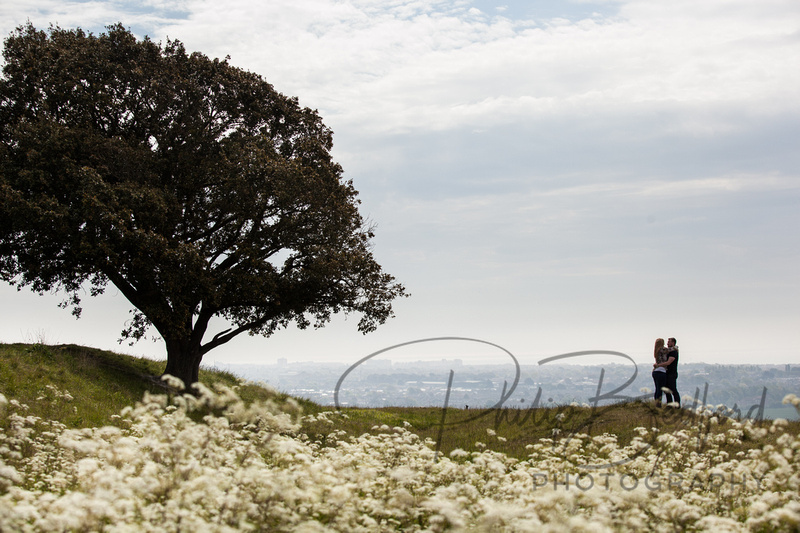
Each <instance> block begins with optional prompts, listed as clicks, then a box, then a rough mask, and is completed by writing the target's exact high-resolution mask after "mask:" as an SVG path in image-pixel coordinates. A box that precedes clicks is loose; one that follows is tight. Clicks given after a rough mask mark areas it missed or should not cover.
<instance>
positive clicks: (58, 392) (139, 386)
mask: <svg viewBox="0 0 800 533" xmlns="http://www.w3.org/2000/svg"><path fill="white" fill-rule="evenodd" d="M162 371H163V362H157V361H152V360H148V359H142V358H136V357H131V356H128V355H122V354H118V353H114V352H108V351H103V350H97V349H93V348H85V347H81V346H75V345H63V346H47V345H43V344H0V393H2V394H4V395H5V396H6V397H7V398H8V399H9V400H11V399H15V400H18V401H19V402H21V403H23V404H26V405H28V406H29V407H30V411H29V413H30V414H31V415H34V416H39V417H41V418H47V419H55V420H59V421H61V422H62V423H64V424H65V425H67V426H68V427H96V426H103V425H107V424H109V423H110V421H111V416H112V415H114V414H117V413H119V412H120V411H121V410H122V409H123V408H124V407H126V406H129V405H133V404H135V403H136V402H137V401H139V400H141V398H142V396H143V395H144V393H145V392H151V393H163V392H164V391H165V389H164V386H163V384H162V382H161V380H160V379H159V376H160V374H161V372H162ZM200 381H201V382H202V383H204V384H206V385H208V386H211V387H213V386H214V384H217V383H219V384H223V385H228V386H238V392H239V394H240V396H241V397H242V398H243V399H244V400H245V401H253V400H256V399H259V400H265V399H268V398H273V399H276V400H278V401H283V400H285V399H286V395H284V394H280V393H276V392H275V391H271V390H268V389H266V388H263V387H260V386H258V385H256V384H241V383H240V380H239V378H237V377H236V376H235V375H233V374H231V373H228V372H223V371H217V370H201V372H200ZM66 392H68V393H69V396H65V393H66ZM298 403H300V405H301V407H302V409H303V411H304V413H305V414H311V415H315V414H318V413H320V412H322V411H325V410H327V409H326V408H323V407H321V406H319V405H317V404H315V403H313V402H310V401H307V400H298ZM327 418H328V420H326V419H321V420H316V419H314V418H313V417H312V418H311V419H310V420H308V421H306V422H304V424H303V431H304V432H305V433H307V434H308V436H309V437H310V438H311V439H313V440H318V441H320V442H322V443H324V442H325V441H326V438H327V435H328V434H330V432H331V430H332V429H336V430H341V431H344V432H345V433H346V434H348V435H351V436H359V435H362V434H364V433H376V432H378V431H380V429H379V428H380V427H382V426H388V427H395V426H404V425H405V423H408V424H410V425H411V427H410V429H411V430H412V431H414V432H415V433H417V434H418V435H419V436H420V437H422V438H423V439H430V440H431V441H432V446H435V447H436V448H437V449H438V450H439V451H440V452H441V453H442V454H449V453H450V452H451V451H453V450H454V449H456V448H460V449H463V450H466V451H480V450H481V449H482V448H483V447H484V446H485V447H488V448H489V449H492V450H495V451H498V452H503V453H506V454H508V455H509V456H512V457H517V458H524V457H526V456H527V455H528V453H529V452H528V450H527V449H526V446H528V445H529V444H534V443H537V442H539V441H540V439H552V438H559V437H568V436H570V435H574V434H580V433H583V434H588V435H591V436H595V435H603V434H608V435H613V436H615V438H616V440H617V442H618V444H620V445H626V444H628V443H629V442H630V441H631V439H632V438H633V437H634V436H635V435H636V428H637V427H646V428H651V427H657V428H659V431H661V432H675V431H679V430H681V429H688V428H689V427H697V426H698V425H703V426H702V427H703V428H704V431H705V432H706V434H708V435H711V434H714V433H716V432H719V431H725V430H726V429H727V427H728V425H727V424H726V423H725V419H724V418H721V419H720V420H721V422H719V423H714V424H711V423H709V422H708V420H707V419H705V418H703V417H698V416H695V415H694V414H693V413H692V411H690V410H687V409H669V408H662V409H657V408H655V407H654V406H653V405H652V404H651V403H647V402H633V403H626V404H615V405H611V406H606V407H598V408H596V409H592V408H588V407H579V406H557V407H548V408H544V407H540V408H536V409H509V408H504V409H487V410H481V409H470V410H464V409H453V408H451V409H448V410H447V411H446V412H445V411H443V409H442V408H433V407H431V408H410V407H388V408H378V409H359V408H346V409H343V410H342V411H341V413H339V415H338V416H332V417H327ZM330 420H332V421H333V425H332V424H331V421H330ZM706 425H707V427H706ZM787 429H788V431H790V432H792V433H794V434H797V433H798V432H800V422H790V423H789V427H788V428H787ZM770 439H771V437H769V436H768V437H766V439H765V440H760V441H758V442H754V441H745V442H743V444H742V445H741V446H740V447H739V448H737V449H731V450H726V451H728V453H730V454H731V455H732V454H734V453H736V452H738V451H741V450H743V449H744V450H746V449H748V448H752V447H761V446H763V445H765V444H766V443H768V442H769V441H770Z"/></svg>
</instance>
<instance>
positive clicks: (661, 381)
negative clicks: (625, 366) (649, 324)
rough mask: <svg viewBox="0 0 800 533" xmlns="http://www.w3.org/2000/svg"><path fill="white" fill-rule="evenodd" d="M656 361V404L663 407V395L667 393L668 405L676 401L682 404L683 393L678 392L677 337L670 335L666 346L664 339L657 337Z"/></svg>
mask: <svg viewBox="0 0 800 533" xmlns="http://www.w3.org/2000/svg"><path fill="white" fill-rule="evenodd" d="M653 356H654V357H655V360H656V362H655V363H654V364H653V383H654V384H655V387H656V390H655V394H654V396H653V397H654V399H655V401H656V406H657V407H661V396H662V395H663V394H666V395H667V405H669V404H671V403H673V402H674V403H676V404H677V406H678V407H680V406H681V395H680V394H678V386H677V381H678V346H677V341H676V340H675V337H670V338H669V340H668V341H667V345H666V346H664V339H656V347H655V353H654V354H653Z"/></svg>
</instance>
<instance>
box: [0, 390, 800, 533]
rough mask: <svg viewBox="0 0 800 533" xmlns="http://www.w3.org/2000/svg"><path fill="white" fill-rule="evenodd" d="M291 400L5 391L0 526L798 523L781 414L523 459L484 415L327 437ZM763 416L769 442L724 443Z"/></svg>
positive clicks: (787, 526) (543, 451) (595, 442)
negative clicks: (111, 416) (73, 412)
mask: <svg viewBox="0 0 800 533" xmlns="http://www.w3.org/2000/svg"><path fill="white" fill-rule="evenodd" d="M56 400H57V401H69V394H68V393H66V392H60V393H59V394H58V398H56ZM785 402H787V403H792V404H794V405H795V406H796V407H797V406H800V398H797V397H795V396H788V397H787V398H786V400H785ZM203 413H205V414H203ZM297 415H298V413H297V410H296V408H295V407H293V406H292V405H282V406H278V405H274V404H270V403H263V402H262V403H256V404H253V405H250V406H245V405H244V403H243V402H242V401H241V400H240V399H239V397H238V396H237V395H236V393H235V391H234V390H230V389H220V390H217V391H211V390H208V389H204V388H201V389H200V391H199V394H198V395H197V397H187V396H176V397H170V396H166V395H163V396H154V395H149V396H145V398H144V400H143V401H142V402H141V403H140V404H138V405H137V406H135V407H130V408H127V409H125V410H124V411H123V412H122V413H121V414H120V415H119V416H118V417H117V419H116V420H115V424H116V425H114V426H108V427H102V428H92V429H83V430H68V429H66V428H65V427H64V426H63V425H62V424H60V423H58V422H56V421H52V420H42V419H39V418H36V417H33V416H30V415H26V406H24V405H22V404H20V403H19V402H17V401H15V400H13V399H12V400H9V399H7V398H5V397H4V396H3V395H2V394H0V531H3V532H7V531H47V532H53V531H119V532H122V531H131V532H134V531H135V532H140V531H175V532H177V531H198V532H199V531H212V532H214V531H299V532H323V531H348V532H350V531H365V532H367V531H368V532H374V531H564V530H568V531H641V530H646V529H650V530H656V529H658V530H659V531H675V530H680V531H684V530H691V531H704V530H713V531H787V530H789V531H791V530H800V496H798V494H799V493H800V468H799V467H800V439H799V438H798V436H796V435H791V434H788V433H786V432H785V431H784V424H782V423H781V421H776V422H775V423H774V424H772V425H771V426H765V427H756V426H754V425H751V424H749V423H747V424H741V423H737V422H729V421H726V425H725V426H724V427H726V428H727V429H726V430H725V431H723V432H720V433H718V434H716V435H709V434H707V433H703V429H702V427H703V424H698V425H696V426H695V427H694V428H692V427H689V428H687V429H685V430H681V431H677V432H674V433H664V434H661V433H659V432H658V430H656V429H648V428H640V429H639V430H638V432H639V437H638V438H636V439H634V440H633V442H632V443H631V444H629V445H628V446H625V447H621V446H618V445H617V442H616V439H615V437H614V436H612V435H601V436H595V437H590V436H588V435H572V436H569V437H565V438H562V439H560V440H559V439H552V440H551V439H543V440H541V441H539V442H538V443H536V444H533V445H531V446H529V450H530V456H529V458H528V459H527V460H524V461H520V460H516V459H512V458H509V457H507V456H505V455H503V454H499V453H496V452H492V451H491V450H490V449H488V448H491V441H492V439H496V438H497V436H496V435H493V434H492V433H493V432H491V431H490V432H489V435H487V449H485V450H484V451H481V452H472V453H469V452H465V451H461V450H456V451H454V452H452V453H451V454H449V456H445V457H441V456H437V454H436V453H435V452H434V451H433V450H434V448H435V446H434V443H433V442H430V441H428V442H421V441H420V440H419V438H418V437H417V436H416V435H415V434H413V433H411V432H410V431H408V429H407V428H403V427H394V428H391V427H388V426H383V427H382V428H380V429H381V431H380V432H379V434H377V435H364V436H361V437H358V438H353V437H347V436H346V435H344V434H343V432H341V431H337V430H336V419H337V417H339V416H344V415H342V414H339V413H335V412H331V413H324V414H322V415H317V416H316V419H317V420H318V421H322V422H325V421H329V422H330V428H331V430H330V435H328V436H327V438H326V439H325V445H324V446H323V445H321V444H320V443H318V442H314V441H312V440H310V439H309V438H308V437H306V436H305V435H303V434H301V433H300V432H299V427H300V426H299V424H298V418H297ZM701 416H702V417H704V420H705V421H706V423H707V424H709V425H713V424H717V423H719V420H718V419H717V418H716V415H715V414H714V413H713V412H711V411H706V412H705V413H704V414H701ZM766 432H773V433H778V434H779V435H778V438H777V439H776V440H775V441H774V442H777V444H776V445H774V446H773V445H767V446H765V447H764V448H763V449H754V450H751V451H749V452H746V453H745V452H742V453H740V454H739V456H737V457H729V456H728V455H727V453H726V452H725V451H723V450H722V449H721V447H722V445H723V444H725V443H726V442H730V441H738V440H740V439H742V438H758V437H759V435H761V434H763V433H766Z"/></svg>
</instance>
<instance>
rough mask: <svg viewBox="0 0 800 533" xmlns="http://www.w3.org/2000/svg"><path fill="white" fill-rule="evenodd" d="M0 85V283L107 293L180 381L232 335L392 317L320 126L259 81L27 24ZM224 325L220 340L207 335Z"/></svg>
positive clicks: (168, 52) (173, 55) (76, 305)
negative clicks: (161, 349)
mask: <svg viewBox="0 0 800 533" xmlns="http://www.w3.org/2000/svg"><path fill="white" fill-rule="evenodd" d="M3 57H4V58H5V65H4V67H3V77H2V78H1V79H0V277H2V279H3V280H5V281H7V282H9V283H11V284H13V285H15V286H17V287H19V288H22V287H26V286H29V287H30V288H31V289H32V290H33V291H35V292H39V293H42V292H45V291H63V293H64V294H66V298H65V301H64V305H65V306H71V307H72V308H73V313H74V314H76V315H79V314H80V296H81V295H82V294H83V293H85V292H88V293H89V294H91V295H93V296H94V295H97V294H100V293H102V292H103V290H104V288H105V287H106V286H107V284H108V283H109V282H110V283H112V284H113V285H114V286H116V287H117V288H118V289H119V291H120V292H121V293H122V294H124V295H125V297H126V298H127V299H128V300H129V301H130V303H131V304H132V305H133V307H134V308H135V309H133V310H132V312H133V318H132V320H131V321H130V322H128V323H127V324H126V327H125V329H124V330H123V332H122V338H123V339H127V340H130V341H136V340H139V339H141V338H142V337H143V336H144V335H145V333H146V331H147V329H148V328H149V327H151V326H152V327H154V328H155V329H156V330H157V331H158V333H159V334H160V335H161V337H162V338H163V340H164V342H165V344H166V351H167V365H166V369H165V372H166V373H168V374H172V375H175V376H177V377H179V378H181V379H182V380H184V382H185V383H186V384H187V385H189V384H192V383H194V382H196V381H197V379H198V370H199V367H200V362H201V360H202V358H203V355H204V354H206V353H207V352H208V351H209V350H211V349H213V348H215V347H217V346H220V345H221V344H224V343H226V342H228V341H230V340H231V339H232V338H234V337H236V336H237V335H239V334H241V333H245V332H248V333H251V334H261V335H265V336H268V335H270V334H271V333H273V332H274V331H275V330H276V329H277V328H281V327H285V326H286V325H287V324H289V323H290V322H295V323H296V324H297V325H299V326H300V327H301V328H304V327H307V326H308V325H310V324H314V325H315V326H322V325H324V324H325V323H327V322H328V321H329V320H330V318H331V315H332V314H334V313H338V312H344V313H349V312H356V313H359V314H360V315H361V318H360V320H359V323H358V329H359V330H360V331H362V332H368V331H372V330H373V329H375V327H376V326H377V325H379V324H381V323H383V322H384V321H385V320H386V319H387V318H389V317H391V316H392V307H391V302H392V301H393V300H394V299H395V298H396V297H398V296H403V295H404V294H405V291H404V288H403V287H402V285H400V284H399V283H397V282H396V281H395V279H394V278H393V277H392V276H391V275H389V274H387V273H385V272H383V270H382V268H381V266H380V265H379V264H378V263H377V262H376V261H375V259H374V257H373V255H372V252H371V244H370V241H371V239H372V237H373V233H372V227H371V225H369V224H367V223H366V222H365V221H364V219H363V218H362V217H361V215H360V214H359V212H358V204H359V200H358V199H357V194H358V193H357V191H356V190H355V189H354V188H353V185H352V183H351V182H350V181H347V180H345V179H344V178H343V176H342V168H341V167H340V166H339V165H338V164H337V163H335V162H334V161H333V160H332V158H331V154H330V150H331V147H332V132H331V130H330V129H329V128H327V127H326V126H325V125H324V124H323V123H322V121H321V119H320V117H319V115H318V114H317V113H316V112H315V111H312V110H310V109H307V108H301V107H300V106H299V105H298V102H297V99H296V98H288V97H286V96H284V95H282V94H280V93H278V92H276V91H275V90H274V89H273V87H272V86H271V85H270V84H269V83H267V82H266V81H264V80H263V79H262V78H261V77H260V76H258V75H256V74H254V73H251V72H246V71H244V70H241V69H238V68H235V67H233V66H231V65H230V64H229V63H228V60H227V59H225V60H218V59H214V60H211V59H209V58H208V57H206V56H204V55H202V54H200V53H192V54H188V53H187V52H186V50H185V48H184V46H183V45H182V44H181V43H180V42H178V41H167V43H166V44H165V45H163V46H162V45H161V44H160V43H156V42H153V41H151V40H150V39H148V38H145V39H143V40H137V39H136V38H135V37H134V35H132V34H131V33H130V32H129V31H128V30H126V29H125V28H124V27H122V26H121V25H115V26H110V27H108V28H107V31H106V32H105V33H102V34H100V35H93V34H91V33H86V32H84V31H82V30H80V29H76V30H64V29H61V28H57V27H56V28H50V29H49V30H48V31H40V30H37V29H36V28H34V27H33V26H32V25H31V24H28V25H27V26H23V27H20V28H18V29H17V30H16V31H15V32H13V33H12V34H11V35H10V36H9V37H8V38H7V39H6V40H5V48H4V50H3ZM214 317H221V319H224V320H225V323H226V324H227V325H229V326H230V327H229V329H227V330H225V331H223V332H221V333H218V334H216V335H214V336H213V337H210V338H207V339H206V333H207V330H208V327H209V323H210V321H211V320H212V318H214Z"/></svg>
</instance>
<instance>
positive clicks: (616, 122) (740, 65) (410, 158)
mask: <svg viewBox="0 0 800 533" xmlns="http://www.w3.org/2000/svg"><path fill="white" fill-rule="evenodd" d="M27 20H30V21H31V22H32V23H33V24H34V25H35V26H36V27H38V28H42V29H44V28H46V27H47V26H49V25H50V24H51V23H53V24H58V25H60V26H61V27H64V28H73V27H76V26H80V27H82V28H84V29H86V30H90V31H93V32H94V33H99V32H102V31H103V29H104V27H105V26H106V25H108V24H111V23H114V22H117V21H119V22H122V23H123V24H124V25H125V26H126V27H129V28H130V29H131V30H132V31H133V32H134V33H135V34H136V35H137V36H139V37H143V36H144V35H149V36H150V37H151V38H152V39H154V40H156V41H165V40H166V39H167V38H170V39H178V40H180V41H182V42H183V43H184V44H185V45H186V48H187V49H189V50H191V51H195V50H196V51H200V52H202V53H204V54H206V55H208V56H210V57H225V56H230V62H231V64H233V65H235V66H237V67H241V68H244V69H246V70H251V71H254V72H257V73H259V74H261V75H262V76H263V77H264V78H265V79H267V81H269V82H270V83H272V84H273V85H274V87H275V88H276V89H277V90H278V91H280V92H282V93H284V94H287V95H292V96H297V97H298V98H299V100H300V103H301V105H304V106H307V107H311V108H314V109H318V110H319V113H320V115H321V116H322V118H323V120H324V122H325V123H326V124H327V125H329V126H330V127H331V128H332V129H333V131H334V134H335V137H334V143H335V146H334V156H335V158H336V159H337V160H338V161H339V162H340V163H341V164H342V166H343V167H344V169H345V175H346V177H347V178H350V179H353V181H354V183H355V186H356V188H357V189H358V190H359V191H360V197H361V199H362V202H363V203H362V206H361V209H362V214H364V215H365V216H367V217H368V218H369V219H371V220H372V221H374V222H375V223H377V225H378V227H377V235H376V238H375V240H374V243H375V249H374V252H375V255H376V257H377V260H378V261H379V262H380V263H381V264H382V265H383V266H384V267H385V269H386V270H387V271H388V272H390V273H392V274H393V275H395V276H396V277H397V278H398V280H400V281H401V282H403V283H404V284H405V285H406V287H407V289H408V290H409V292H410V293H411V297H410V298H407V299H404V300H402V301H400V302H397V304H396V305H395V310H396V315H397V316H396V318H394V319H393V320H391V321H390V322H389V323H387V324H386V325H384V326H382V327H381V328H379V329H378V331H376V332H374V333H372V334H369V335H367V336H362V335H361V334H360V333H358V332H357V330H356V322H357V317H352V318H351V319H349V320H346V321H345V320H336V321H335V322H334V323H333V324H331V325H330V326H328V327H327V328H325V329H323V330H319V331H304V332H298V331H296V330H288V331H282V332H278V333H276V334H275V335H274V336H273V337H271V338H268V339H265V338H261V337H241V338H238V339H235V340H234V341H232V342H231V343H229V344H228V345H226V346H224V347H222V348H219V349H217V350H215V351H212V352H210V353H209V354H208V355H207V356H206V361H205V362H207V363H212V364H213V363H214V362H215V361H216V362H218V363H226V362H227V363H234V362H264V363H272V362H274V361H275V360H276V359H277V358H279V357H285V358H286V359H288V360H289V361H307V360H337V361H343V362H354V361H356V360H358V359H360V358H361V357H363V356H366V355H368V354H370V353H372V352H374V351H377V350H380V349H382V348H386V347H389V346H392V345H394V344H398V343H402V342H407V341H411V340H415V339H422V338H429V337H442V336H460V337H470V338H477V339H482V340H485V341H488V342H492V343H495V344H498V345H501V346H502V347H503V348H505V349H507V350H509V351H510V352H512V353H514V354H515V355H517V357H518V358H519V359H520V361H521V362H523V363H529V364H534V363H536V362H537V361H538V360H540V359H543V358H545V357H550V356H553V355H557V354H560V353H565V352H571V351H577V350H595V349H596V350H615V351H620V352H624V353H627V354H629V355H630V356H631V357H633V358H634V359H636V360H637V361H642V362H647V361H652V346H653V341H654V340H655V339H656V338H657V337H665V338H666V337H669V336H674V337H677V338H678V344H679V345H680V346H681V358H682V361H685V362H701V361H703V362H709V363H800V349H798V342H797V332H798V331H800V231H799V230H800V209H798V208H799V207H800V177H799V176H798V174H799V173H800V2H797V0H758V1H757V2H756V1H753V0H730V1H720V0H703V1H702V2H697V1H695V0H693V1H688V0H669V1H666V0H665V1H653V0H632V1H625V0H621V1H602V0H597V1H592V0H573V1H566V0H564V1H541V0H524V1H508V0H501V1H497V2H494V1H490V0H474V1H469V0H464V1H444V0H442V1H428V2H422V1H405V0H391V1H375V0H291V1H268V2H264V1H260V0H226V1H225V2H220V1H218V0H213V1H212V0H184V1H180V2H169V1H162V0H150V1H142V2H127V1H104V0H95V1H86V2H84V1H80V2H70V1H63V0H59V1H54V0H26V1H25V2H22V1H19V0H11V1H6V2H3V3H2V4H0V30H2V34H3V36H7V35H8V34H9V33H10V32H11V31H12V30H13V29H14V28H15V27H17V26H19V25H20V24H23V23H25V22H26V21H27ZM107 293H108V294H107V295H106V296H105V297H103V298H101V299H91V298H88V297H87V298H86V299H85V301H84V315H83V318H82V319H80V320H78V321H76V320H75V319H74V318H73V317H72V316H71V315H70V314H69V312H68V311H64V310H60V309H58V308H57V304H58V302H59V301H60V298H59V297H58V296H45V297H39V296H36V295H33V294H32V293H30V292H28V291H27V290H26V291H24V292H21V293H17V292H16V291H15V290H14V289H11V288H9V287H8V286H3V287H2V288H0V297H2V299H3V314H2V323H1V324H0V341H2V342H14V341H28V342H32V341H35V340H44V341H45V342H48V343H77V344H85V345H89V346H96V347H101V348H109V349H114V350H117V351H122V352H124V353H131V354H143V355H148V356H152V357H163V354H164V348H163V345H162V344H161V342H141V343H139V344H137V345H135V346H133V347H129V346H127V345H125V344H123V345H119V344H117V342H116V339H117V338H118V337H119V332H120V330H121V329H122V327H123V324H124V321H125V320H127V318H128V316H129V315H128V311H127V310H128V308H129V306H128V305H127V303H126V301H125V300H124V298H123V297H122V296H121V295H120V294H119V293H118V292H117V291H116V290H115V289H114V288H110V289H109V290H108V291H107ZM219 327H220V328H221V327H222V325H219ZM410 349H411V350H416V352H414V353H409V352H404V353H403V357H411V358H415V357H417V355H419V354H425V355H432V356H436V357H438V356H440V355H441V356H446V357H453V356H456V355H468V356H469V357H465V360H467V361H471V360H473V359H474V360H475V361H477V360H479V359H482V360H486V359H487V358H496V360H498V361H499V360H502V359H503V358H504V357H505V358H507V356H506V355H505V354H503V353H502V352H501V351H499V350H497V349H494V348H491V347H489V346H487V345H478V344H475V343H463V342H455V341H453V342H438V343H421V344H418V345H414V347H412V348H410ZM462 349H463V350H465V351H462ZM473 352H474V353H473ZM399 353H400V352H399V351H398V352H397V354H399ZM387 355H388V356H390V357H392V354H391V353H389V354H387ZM469 358H473V359H469Z"/></svg>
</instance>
